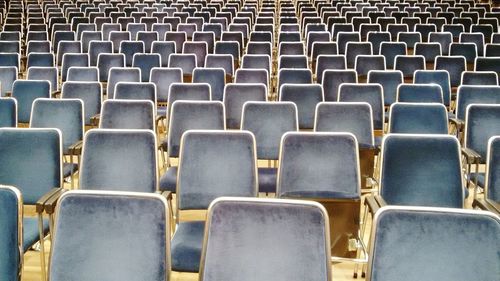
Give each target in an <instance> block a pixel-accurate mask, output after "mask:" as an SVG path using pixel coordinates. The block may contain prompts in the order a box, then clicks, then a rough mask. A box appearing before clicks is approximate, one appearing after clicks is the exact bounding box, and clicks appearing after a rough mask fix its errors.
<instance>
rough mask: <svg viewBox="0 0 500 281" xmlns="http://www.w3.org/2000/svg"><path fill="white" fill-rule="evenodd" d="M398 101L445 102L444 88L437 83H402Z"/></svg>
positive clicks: (399, 88)
mask: <svg viewBox="0 0 500 281" xmlns="http://www.w3.org/2000/svg"><path fill="white" fill-rule="evenodd" d="M397 101H398V102H413V103H415V102H424V103H441V104H442V103H443V90H442V89H441V87H440V86H439V85H437V84H401V85H399V87H398V98H397Z"/></svg>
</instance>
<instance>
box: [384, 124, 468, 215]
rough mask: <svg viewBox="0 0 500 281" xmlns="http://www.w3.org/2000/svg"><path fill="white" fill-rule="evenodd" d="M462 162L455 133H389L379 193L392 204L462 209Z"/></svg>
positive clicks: (386, 139)
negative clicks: (451, 134)
mask: <svg viewBox="0 0 500 281" xmlns="http://www.w3.org/2000/svg"><path fill="white" fill-rule="evenodd" d="M460 161H461V159H460V145H459V143H458V140H457V139H456V138H455V137H453V136H449V135H403V134H389V135H387V136H386V137H385V138H384V142H383V144H382V161H381V168H380V195H381V196H382V198H383V199H384V200H385V201H386V202H387V204H389V205H413V206H432V207H452V208H462V207H463V204H464V203H463V201H464V188H463V182H462V170H461V165H460Z"/></svg>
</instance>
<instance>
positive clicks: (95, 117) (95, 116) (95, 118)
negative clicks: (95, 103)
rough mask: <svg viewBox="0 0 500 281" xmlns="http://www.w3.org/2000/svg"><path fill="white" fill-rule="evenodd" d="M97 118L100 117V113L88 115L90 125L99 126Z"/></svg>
mask: <svg viewBox="0 0 500 281" xmlns="http://www.w3.org/2000/svg"><path fill="white" fill-rule="evenodd" d="M99 119H101V114H96V115H94V116H92V117H90V124H92V126H95V127H98V126H99Z"/></svg>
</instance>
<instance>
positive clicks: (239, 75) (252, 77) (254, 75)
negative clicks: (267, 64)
mask: <svg viewBox="0 0 500 281" xmlns="http://www.w3.org/2000/svg"><path fill="white" fill-rule="evenodd" d="M234 79H235V81H234V82H235V83H238V84H241V83H242V84H246V83H252V84H253V83H261V84H264V85H266V87H267V89H268V90H270V88H269V87H270V82H269V80H270V75H269V72H268V71H267V70H265V69H248V68H240V69H238V70H236V73H235V78H234Z"/></svg>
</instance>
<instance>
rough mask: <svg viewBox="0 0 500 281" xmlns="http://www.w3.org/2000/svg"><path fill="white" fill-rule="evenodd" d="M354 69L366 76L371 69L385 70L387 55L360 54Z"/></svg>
mask: <svg viewBox="0 0 500 281" xmlns="http://www.w3.org/2000/svg"><path fill="white" fill-rule="evenodd" d="M354 69H355V70H356V72H357V73H358V75H362V76H366V75H368V72H370V71H371V70H385V57H384V56H382V55H358V56H356V63H355V67H354Z"/></svg>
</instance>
